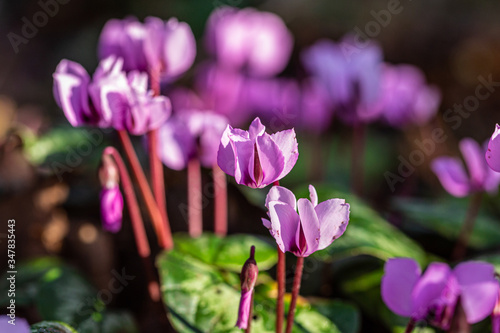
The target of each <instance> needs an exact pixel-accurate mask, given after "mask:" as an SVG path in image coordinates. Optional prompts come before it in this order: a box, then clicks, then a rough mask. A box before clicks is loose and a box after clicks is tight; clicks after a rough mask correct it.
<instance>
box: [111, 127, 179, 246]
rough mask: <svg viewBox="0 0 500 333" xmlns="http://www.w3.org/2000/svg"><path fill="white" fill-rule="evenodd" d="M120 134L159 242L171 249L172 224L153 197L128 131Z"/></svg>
mask: <svg viewBox="0 0 500 333" xmlns="http://www.w3.org/2000/svg"><path fill="white" fill-rule="evenodd" d="M118 136H119V137H120V141H121V142H122V145H123V149H124V150H125V155H126V156H127V159H128V161H129V163H130V166H131V168H132V173H133V175H134V177H135V180H136V181H137V184H138V185H139V190H140V192H141V195H142V198H143V199H144V202H145V204H146V208H147V210H148V213H149V215H150V217H151V220H152V221H153V226H154V228H155V232H156V235H157V237H158V242H159V243H160V246H161V247H163V248H165V249H167V250H170V249H172V248H173V240H172V233H171V232H170V226H169V225H168V224H165V223H163V221H164V220H163V218H162V216H161V213H160V210H159V209H158V206H157V204H156V201H155V199H154V197H153V194H152V192H151V188H150V187H149V184H148V181H147V180H146V176H145V175H144V171H143V170H142V167H141V164H140V163H139V159H138V158H137V155H136V153H135V150H134V147H133V146H132V142H130V138H129V136H128V134H127V132H126V131H124V130H119V131H118Z"/></svg>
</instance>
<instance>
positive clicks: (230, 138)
mask: <svg viewBox="0 0 500 333" xmlns="http://www.w3.org/2000/svg"><path fill="white" fill-rule="evenodd" d="M298 157H299V152H298V144H297V139H296V137H295V131H294V130H293V129H289V130H285V131H281V132H276V133H274V134H271V135H269V134H267V133H266V127H265V126H264V125H262V123H261V122H260V119H259V118H255V120H254V121H253V122H252V124H251V125H250V128H249V130H248V131H244V130H241V129H238V128H232V127H231V126H230V125H228V126H227V128H226V130H225V131H224V133H223V135H222V139H221V142H220V146H219V152H218V154H217V164H218V165H219V167H220V168H221V169H222V170H223V171H224V172H225V173H227V174H228V175H230V176H234V178H235V180H236V182H237V183H238V184H242V185H246V186H249V187H251V188H263V187H266V186H267V185H269V184H272V183H273V182H275V181H277V180H280V179H281V178H283V177H285V176H286V175H287V174H288V173H289V172H290V171H291V170H292V168H293V166H294V165H295V163H296V162H297V158H298Z"/></svg>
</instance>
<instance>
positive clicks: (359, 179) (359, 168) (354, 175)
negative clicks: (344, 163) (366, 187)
mask: <svg viewBox="0 0 500 333" xmlns="http://www.w3.org/2000/svg"><path fill="white" fill-rule="evenodd" d="M364 156H365V125H364V124H362V123H359V122H358V123H356V124H354V127H353V138H352V156H351V161H352V165H351V186H352V191H353V193H354V194H356V195H357V196H361V195H363V181H364V177H363V176H364V168H363V163H364Z"/></svg>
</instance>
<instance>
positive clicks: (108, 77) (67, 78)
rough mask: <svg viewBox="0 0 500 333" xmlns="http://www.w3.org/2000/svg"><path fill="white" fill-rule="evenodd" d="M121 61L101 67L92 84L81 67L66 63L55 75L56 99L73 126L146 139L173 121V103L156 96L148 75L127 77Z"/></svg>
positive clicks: (110, 60)
mask: <svg viewBox="0 0 500 333" xmlns="http://www.w3.org/2000/svg"><path fill="white" fill-rule="evenodd" d="M122 65H123V60H121V58H115V57H109V58H106V59H104V60H103V61H101V62H100V63H99V67H98V68H97V69H96V71H95V73H94V76H93V78H92V80H90V76H89V75H88V73H87V72H86V71H85V69H84V68H83V67H82V66H81V65H80V64H78V63H75V62H73V61H69V60H62V61H61V62H60V63H59V65H58V66H57V68H56V71H55V73H54V97H55V99H56V102H57V104H58V105H59V107H61V109H62V110H63V111H64V114H65V115H66V118H67V119H68V121H69V122H70V124H71V125H73V126H83V125H90V126H97V127H113V128H115V129H116V130H126V131H128V132H130V133H131V134H134V135H142V134H144V133H146V132H148V131H150V130H152V129H156V128H158V127H159V126H160V125H161V124H162V123H163V122H165V120H166V119H167V118H168V117H169V115H170V112H171V105H170V100H169V99H168V98H166V97H164V96H153V93H152V92H151V91H149V90H148V88H147V86H148V81H147V75H146V74H144V73H139V72H130V73H129V74H126V73H125V72H124V71H123V70H122Z"/></svg>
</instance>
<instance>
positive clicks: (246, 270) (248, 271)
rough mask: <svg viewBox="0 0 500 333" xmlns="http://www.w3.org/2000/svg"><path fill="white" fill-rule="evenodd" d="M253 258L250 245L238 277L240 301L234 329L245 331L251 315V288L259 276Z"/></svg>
mask: <svg viewBox="0 0 500 333" xmlns="http://www.w3.org/2000/svg"><path fill="white" fill-rule="evenodd" d="M254 256H255V246H253V245H252V247H251V249H250V258H248V260H247V261H246V262H245V264H244V265H243V269H242V270H241V275H240V279H241V299H240V307H239V310H238V321H237V322H236V327H238V328H240V329H246V328H247V327H248V320H249V318H250V316H251V313H252V300H253V297H252V294H253V288H254V286H255V282H256V281H257V276H258V274H259V269H258V268H257V263H256V262H255V258H254Z"/></svg>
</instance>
